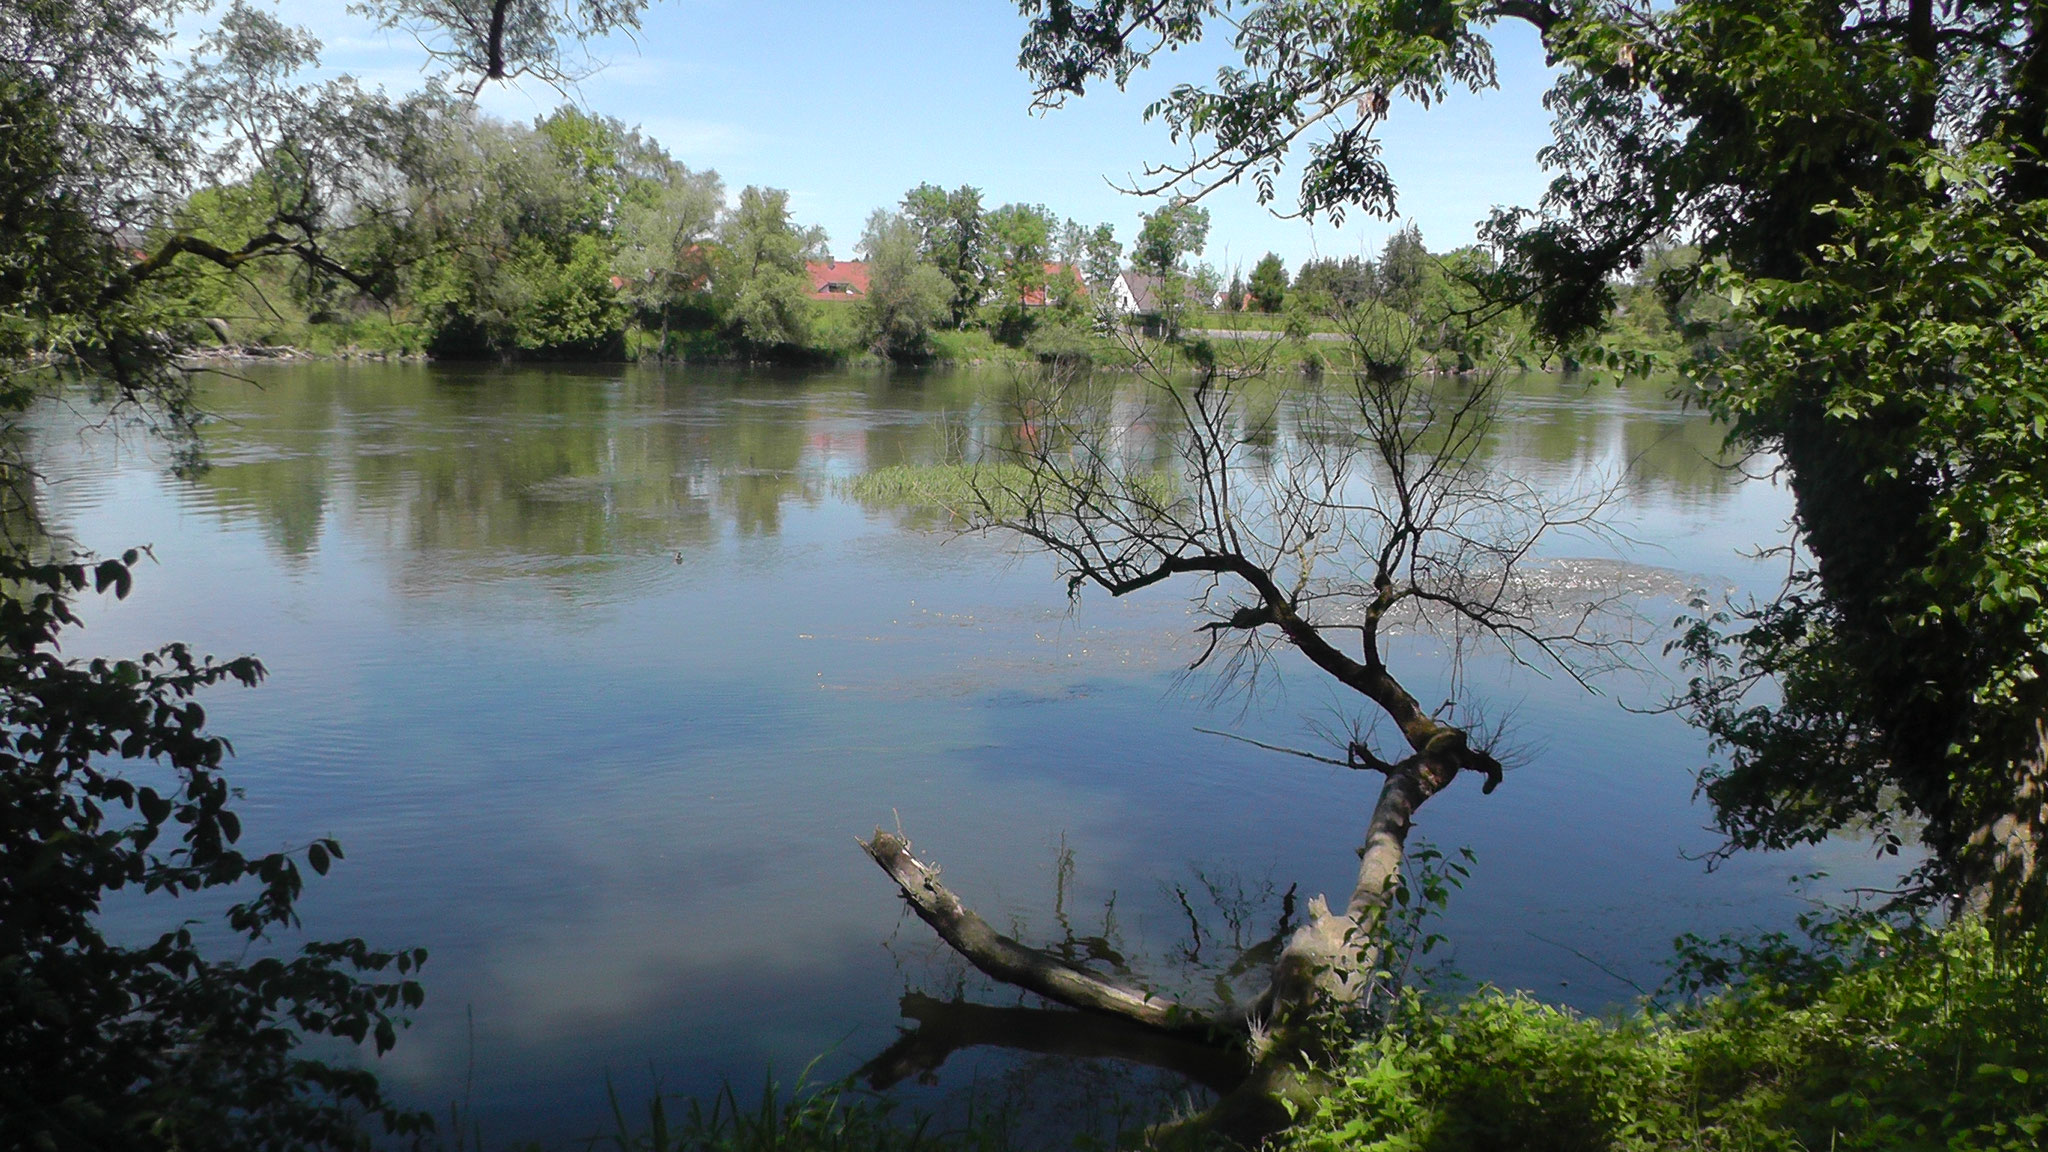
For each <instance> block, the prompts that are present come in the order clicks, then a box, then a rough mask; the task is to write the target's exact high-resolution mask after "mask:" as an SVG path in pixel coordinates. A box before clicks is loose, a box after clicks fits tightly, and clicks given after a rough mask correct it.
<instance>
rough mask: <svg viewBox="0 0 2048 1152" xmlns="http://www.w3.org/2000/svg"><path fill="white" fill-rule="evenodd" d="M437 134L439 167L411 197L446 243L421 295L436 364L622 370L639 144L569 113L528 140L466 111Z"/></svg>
mask: <svg viewBox="0 0 2048 1152" xmlns="http://www.w3.org/2000/svg"><path fill="white" fill-rule="evenodd" d="M433 127H434V130H435V131H434V137H433V141H434V143H433V145H432V151H434V152H436V153H438V155H435V156H433V157H431V158H427V159H423V160H422V161H420V162H419V163H417V164H416V165H414V166H413V169H414V173H415V174H416V178H415V179H414V180H413V181H412V187H413V188H414V189H416V190H417V191H418V193H419V195H420V196H421V198H422V200H423V201H425V203H422V205H421V207H422V209H424V211H423V213H422V218H425V219H431V220H432V221H433V227H434V228H435V229H436V230H437V232H438V233H439V236H438V237H437V238H436V239H435V241H434V242H433V244H432V247H433V248H434V251H435V255H434V258H432V259H431V260H428V261H426V262H425V264H424V267H423V269H422V275H421V280H422V281H423V283H422V284H421V288H420V291H419V296H420V299H421V300H422V301H423V302H424V303H426V304H428V305H429V306H430V308H431V309H432V318H431V323H432V325H433V335H432V344H431V347H432V348H433V350H434V351H435V353H436V354H437V355H440V356H444V357H451V358H454V357H466V356H493V357H499V358H504V359H511V358H514V357H520V356H532V357H543V358H546V357H561V356H569V357H576V356H592V355H599V356H605V355H608V356H610V357H611V358H617V356H619V355H620V354H621V353H622V352H623V350H624V349H623V344H624V337H625V326H626V321H627V308H626V304H625V301H623V300H622V299H620V295H619V292H618V290H617V289H616V288H615V287H614V286H613V284H612V276H613V274H614V273H613V268H614V266H615V259H616V257H617V252H618V244H617V240H616V238H615V234H614V231H613V228H614V224H615V222H616V221H617V220H618V219H619V217H620V214H621V208H622V205H623V202H624V198H625V194H626V191H627V189H628V187H629V186H630V185H631V184H632V183H633V181H634V179H635V178H634V177H633V175H632V174H631V173H630V172H629V171H628V170H627V161H626V153H625V149H627V148H628V147H635V148H638V147H642V146H643V144H642V142H641V141H639V139H638V137H637V135H632V134H629V133H627V131H626V129H625V127H624V126H623V125H621V124H620V123H619V122H617V121H615V120H604V119H599V118H594V117H591V116H588V115H586V114H584V113H582V112H581V111H578V110H577V109H574V108H568V107H564V108H561V109H558V110H556V111H555V112H554V113H552V114H550V115H549V116H547V117H544V118H540V119H536V120H535V121H534V123H533V125H532V127H531V128H528V127H526V126H523V125H516V124H504V123H500V122H498V121H495V120H491V119H488V118H484V117H478V116H476V115H474V114H472V113H469V112H468V111H467V110H460V109H458V110H450V113H449V115H447V116H446V117H444V118H442V119H440V120H438V121H437V122H436V123H435V124H434V126H433Z"/></svg>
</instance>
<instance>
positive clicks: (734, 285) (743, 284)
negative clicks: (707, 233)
mask: <svg viewBox="0 0 2048 1152" xmlns="http://www.w3.org/2000/svg"><path fill="white" fill-rule="evenodd" d="M719 238H720V243H721V245H722V254H721V257H720V261H719V269H718V280H717V283H718V291H719V293H720V295H722V296H723V297H724V298H725V299H726V300H727V304H726V308H725V312H726V316H727V323H728V324H730V325H731V326H732V328H733V331H734V332H735V333H736V334H737V335H739V337H740V338H741V339H743V340H746V341H747V342H748V343H750V344H755V345H760V346H769V345H777V344H781V345H796V344H802V343H803V342H804V341H805V340H806V339H808V338H809V336H810V330H811V329H810V325H811V299H810V297H811V278H810V275H809V273H808V272H807V271H806V270H805V264H806V262H808V261H811V260H818V259H823V249H824V247H825V232H824V230H823V229H821V228H816V227H811V228H799V227H797V225H796V223H795V222H794V221H793V220H791V219H790V215H789V193H787V192H785V191H783V190H782V189H780V188H760V187H756V186H753V185H749V186H748V187H746V188H744V189H742V190H741V192H740V198H739V202H738V203H737V204H735V205H734V206H733V211H732V214H731V215H730V216H728V217H727V218H726V220H725V223H724V224H723V225H722V226H721V228H720V231H719Z"/></svg>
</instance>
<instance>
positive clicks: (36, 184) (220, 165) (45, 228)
mask: <svg viewBox="0 0 2048 1152" xmlns="http://www.w3.org/2000/svg"><path fill="white" fill-rule="evenodd" d="M180 7H181V6H180V5H177V4H159V5H146V6H135V5H129V4H118V3H102V2H97V0H55V2H51V3H35V4H8V5H6V6H5V8H4V10H0V60H5V61H7V62H8V64H7V65H6V66H5V67H4V69H0V104H4V106H5V108H4V110H5V113H6V123H7V125H8V128H7V132H6V141H7V142H6V144H5V145H4V148H5V149H6V153H7V161H8V162H7V165H6V168H7V172H8V175H7V177H6V178H5V180H4V181H0V195H4V196H6V197H7V200H6V202H5V203H4V204H0V219H4V220H5V221H6V222H7V223H6V226H5V227H0V269H4V270H6V271H4V272H0V330H4V331H5V332H6V334H7V335H6V337H5V345H6V351H7V352H8V353H9V354H10V355H11V356H16V357H38V356H41V357H53V358H62V359H68V360H72V361H76V362H82V363H85V364H88V365H90V366H92V367H93V368H94V369H95V370H97V371H99V372H102V373H104V374H106V375H108V376H109V377H111V378H112V379H113V380H114V381H115V382H116V383H118V384H119V385H121V386H122V387H123V388H125V389H127V390H129V391H130V392H131V393H148V394H150V395H153V396H154V397H156V398H157V399H158V401H159V402H161V403H163V404H166V405H167V407H164V408H161V409H160V410H161V411H165V412H167V413H169V414H172V415H176V414H177V413H179V412H180V411H181V410H182V409H181V404H182V394H181V380H182V378H181V377H180V376H179V375H178V374H177V373H176V372H174V371H172V370H171V365H172V358H173V354H174V353H175V351H176V350H177V348H178V347H179V345H180V344H181V343H182V341H183V340H185V339H186V338H188V336H189V334H190V332H191V331H192V327H193V325H192V322H193V321H195V320H197V319H198V317H196V316H193V315H191V314H189V313H185V312H182V311H181V310H180V307H179V305H180V302H181V301H182V300H184V299H186V298H187V297H185V296H184V295H183V294H181V293H179V292H169V293H160V292H156V291H154V289H155V287H156V285H157V283H158V282H159V281H160V280H161V279H163V278H164V277H165V276H167V275H169V274H171V273H172V272H174V271H179V270H183V269H187V268H191V267H194V266H197V265H206V266H210V267H212V268H213V269H216V270H217V271H219V272H225V273H233V272H236V271H238V270H241V269H243V268H245V267H247V266H249V265H251V264H252V263H257V262H262V261H265V260H267V259H270V258H274V257H281V258H286V259H288V260H289V261H291V262H292V263H293V264H295V265H296V266H297V267H299V268H301V269H304V270H305V271H306V272H307V274H308V275H310V276H315V277H324V278H331V279H338V280H340V281H343V282H346V283H348V284H350V285H352V286H353V287H354V288H356V289H359V290H374V289H375V288H377V287H378V286H379V278H378V277H377V276H376V274H375V273H374V271H373V270H370V269H365V268H361V267H357V266H355V265H354V264H353V262H352V253H351V252H350V251H349V245H348V244H346V243H345V242H344V238H345V236H346V233H347V232H348V230H349V229H350V228H351V227H353V226H355V225H357V224H360V223H363V222H366V221H369V220H372V219H375V218H377V217H379V216H380V215H381V214H382V213H383V212H384V210H385V209H386V208H387V207H388V205H389V198H388V196H387V195H386V194H385V192H386V189H387V186H388V184H389V180H388V177H389V176H390V174H391V172H392V170H393V165H394V163H395V162H396V160H397V158H398V156H399V155H400V153H401V152H402V150H403V147H404V142H405V140H406V139H407V138H408V136H409V132H410V127H411V124H412V117H411V115H410V112H409V109H408V108H407V107H405V106H400V105H395V104H393V103H392V102H391V101H389V100H386V99H385V98H383V97H382V96H379V95H374V94H370V93H365V92H363V91H362V90H360V89H359V88H358V87H357V86H356V85H355V84H354V83H353V82H352V81H349V80H347V79H345V78H344V79H337V80H332V81H327V82H325V83H318V84H314V83H306V82H304V81H303V80H302V78H301V74H302V73H303V72H304V71H305V70H306V69H307V67H308V66H309V65H311V64H312V63H313V62H314V60H315V53H316V50H317V48H318V45H317V44H316V43H315V42H314V41H313V40H311V39H310V38H309V37H307V36H306V35H304V34H303V33H301V32H298V31H296V30H293V29H290V28H287V27H286V26H284V25H282V24H280V23H279V22H278V21H277V20H276V19H275V18H273V17H271V16H269V15H268V14H266V13H263V12H260V11H258V10H255V9H252V8H248V7H245V6H243V5H241V4H234V5H231V6H229V7H228V8H227V9H226V10H225V11H224V12H222V13H221V15H220V18H219V21H218V25H217V27H216V28H215V29H214V31H212V32H210V33H209V34H208V35H207V36H206V37H204V39H203V40H202V41H201V42H200V44H199V45H198V49H197V51H196V52H195V53H193V54H192V55H191V56H190V57H189V58H188V59H184V60H180V61H176V62H173V61H170V60H167V59H166V58H165V51H166V49H167V47H168V46H169V44H170V39H169V33H168V27H169V24H170V21H171V20H172V18H173V17H174V15H175V14H176V12H177V11H178V10H179V8H180ZM235 184H240V185H241V186H242V187H243V188H244V190H245V194H244V197H243V202H242V203H241V204H239V205H237V212H238V213H240V215H241V217H242V222H243V223H244V224H246V226H247V230H246V231H244V232H241V233H239V234H237V235H232V236H214V237H207V236H202V235H199V234H197V233H194V232H190V231H185V230H182V229H181V228H180V227H179V226H178V224H177V222H176V221H175V220H174V219H173V216H174V214H175V211H176V209H177V208H178V207H179V206H180V205H181V204H182V203H183V202H184V201H185V200H186V199H187V198H188V197H189V196H191V195H192V194H193V193H194V192H196V191H198V190H200V189H203V188H207V187H210V186H218V185H235ZM217 219H219V217H216V220H217Z"/></svg>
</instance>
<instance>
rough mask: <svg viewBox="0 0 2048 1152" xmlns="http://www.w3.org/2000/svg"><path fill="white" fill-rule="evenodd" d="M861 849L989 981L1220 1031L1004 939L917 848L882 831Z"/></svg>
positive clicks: (1161, 1000)
mask: <svg viewBox="0 0 2048 1152" xmlns="http://www.w3.org/2000/svg"><path fill="white" fill-rule="evenodd" d="M860 846H861V848H862V849H863V850H865V851H866V852H867V854H868V856H869V857H870V858H872V859H873V860H874V862H875V863H876V864H879V865H881V867H882V871H884V872H887V873H888V874H889V878H890V879H892V880H894V881H896V886H897V887H898V888H900V889H902V892H903V898H904V899H905V900H907V901H908V902H909V903H910V907H911V910H912V911H914V912H916V913H917V916H918V919H920V920H923V921H924V922H925V923H926V924H929V925H930V926H931V928H932V931H934V932H937V933H938V934H939V938H940V939H941V940H944V941H945V942H946V943H947V944H948V945H951V946H952V949H953V951H955V952H958V953H959V954H960V955H961V956H963V957H965V958H966V959H967V962H968V963H970V964H972V965H974V966H975V967H976V968H979V969H981V970H982V971H983V972H984V973H986V974H988V975H989V976H992V977H994V978H995V979H997V980H1000V981H1002V982H1003V983H1005V984H1010V985H1014V986H1016V987H1018V988H1022V989H1024V990H1025V991H1026V992H1033V993H1036V994H1038V995H1040V996H1043V997H1045V998H1046V999H1047V1000H1051V1001H1052V1002H1054V1003H1055V1004H1064V1005H1066V1006H1067V1007H1069V1008H1078V1009H1080V1010H1082V1011H1084V1012H1101V1013H1105V1014H1107V1015H1111V1016H1118V1017H1122V1018H1123V1019H1126V1020H1131V1021H1135V1022H1136V1023H1139V1024H1143V1025H1145V1026H1147V1027H1150V1028H1157V1029H1160V1030H1162V1031H1168V1032H1205V1031H1209V1030H1210V1029H1212V1028H1213V1027H1215V1024H1216V1022H1215V1021H1212V1020H1210V1019H1209V1018H1208V1017H1206V1016H1204V1015H1202V1014H1201V1013H1198V1012H1193V1011H1190V1010H1189V1009H1188V1008H1186V1007H1185V1006H1183V1005H1181V1004H1178V1003H1175V1002H1174V1001H1172V1000H1169V999H1167V998H1165V997H1163V996H1159V995H1156V994H1154V993H1152V992H1149V991H1147V990H1145V989H1141V988H1127V987H1125V986H1123V985H1121V984H1118V983H1116V982H1115V981H1112V980H1106V979H1104V978H1102V977H1100V976H1097V975H1095V974H1094V973H1093V972H1089V971H1088V970H1086V969H1084V968H1079V967H1076V966H1075V965H1072V964H1069V963H1067V962H1066V961H1065V960H1062V959H1060V958H1059V957H1057V956H1054V955H1053V954H1051V953H1049V952H1045V951H1042V950H1040V949H1037V948H1032V947H1030V946H1028V945H1025V944H1021V943H1018V942H1017V941H1016V940H1013V939H1011V938H1010V937H1008V936H1005V935H1003V934H1002V933H1000V932H997V931H996V930H995V929H993V928H991V927H989V925H988V921H986V920H983V919H982V918H981V917H979V916H977V915H975V914H974V912H973V911H972V910H970V909H969V908H968V907H967V905H965V904H963V903H961V901H960V898H959V897H958V896H955V895H953V893H952V892H951V891H949V890H948V889H947V888H946V886H945V885H943V884H941V883H939V870H938V869H937V868H935V867H933V866H932V865H929V864H926V863H924V862H923V861H921V860H919V859H918V858H917V857H915V856H912V855H911V854H910V841H908V840H906V839H904V838H903V837H901V836H898V835H894V834H891V833H888V832H884V831H882V830H881V829H879V828H877V829H875V834H874V837H873V838H872V839H868V840H863V841H860Z"/></svg>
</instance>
